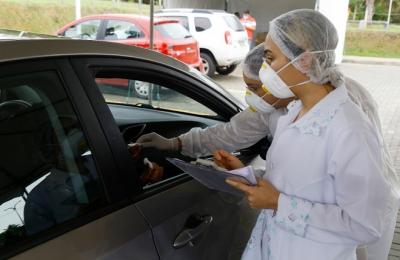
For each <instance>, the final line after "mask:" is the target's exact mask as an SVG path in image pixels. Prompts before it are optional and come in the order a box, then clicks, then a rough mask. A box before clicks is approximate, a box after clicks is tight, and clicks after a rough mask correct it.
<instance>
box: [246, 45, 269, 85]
mask: <svg viewBox="0 0 400 260" xmlns="http://www.w3.org/2000/svg"><path fill="white" fill-rule="evenodd" d="M263 57H264V43H260V44H259V45H257V46H256V47H254V48H253V49H251V50H250V51H249V52H248V53H247V55H246V57H245V58H244V61H243V68H242V69H243V74H244V75H245V76H246V77H248V78H250V79H254V80H260V78H259V76H258V73H259V71H260V69H261V65H262V63H263Z"/></svg>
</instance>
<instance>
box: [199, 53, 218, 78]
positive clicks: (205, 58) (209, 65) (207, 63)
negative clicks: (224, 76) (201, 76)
mask: <svg viewBox="0 0 400 260" xmlns="http://www.w3.org/2000/svg"><path fill="white" fill-rule="evenodd" d="M200 57H201V62H203V65H204V73H205V74H206V75H207V76H209V77H212V76H214V74H215V68H216V66H215V63H214V59H213V58H212V57H211V56H210V54H208V53H205V52H201V53H200Z"/></svg>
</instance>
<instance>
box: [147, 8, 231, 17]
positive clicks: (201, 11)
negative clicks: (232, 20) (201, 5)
mask: <svg viewBox="0 0 400 260" xmlns="http://www.w3.org/2000/svg"><path fill="white" fill-rule="evenodd" d="M155 13H156V14H164V13H185V14H188V13H194V14H212V15H233V14H231V13H227V12H225V11H224V10H214V9H191V8H168V9H161V10H159V11H157V12H155Z"/></svg>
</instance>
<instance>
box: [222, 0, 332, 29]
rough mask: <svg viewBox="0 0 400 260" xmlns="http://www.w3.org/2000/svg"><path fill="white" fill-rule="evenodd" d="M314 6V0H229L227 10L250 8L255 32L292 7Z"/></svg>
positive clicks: (264, 27) (266, 26) (265, 27)
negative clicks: (255, 24)
mask: <svg viewBox="0 0 400 260" xmlns="http://www.w3.org/2000/svg"><path fill="white" fill-rule="evenodd" d="M335 1H336V0H335ZM301 8H308V9H314V8H315V0H279V1H277V0H229V5H228V11H229V12H231V13H234V12H236V11H237V12H240V13H243V11H245V10H246V9H249V10H250V13H251V15H252V16H253V17H254V18H255V19H256V21H257V28H256V31H257V32H268V29H269V21H271V20H272V19H274V18H275V17H277V16H279V15H281V14H283V13H286V12H289V11H291V10H294V9H301Z"/></svg>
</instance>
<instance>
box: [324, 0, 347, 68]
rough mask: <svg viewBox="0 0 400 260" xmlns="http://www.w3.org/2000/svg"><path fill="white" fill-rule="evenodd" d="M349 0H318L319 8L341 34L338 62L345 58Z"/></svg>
mask: <svg viewBox="0 0 400 260" xmlns="http://www.w3.org/2000/svg"><path fill="white" fill-rule="evenodd" d="M348 6H349V0H335V1H332V0H318V1H317V10H319V11H320V12H321V13H323V14H324V15H325V16H326V17H328V19H329V20H330V21H331V22H332V23H333V24H334V25H335V27H336V30H337V32H338V35H339V42H338V47H337V48H336V63H341V62H342V59H343V50H344V40H345V37H346V26H347V16H348Z"/></svg>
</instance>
